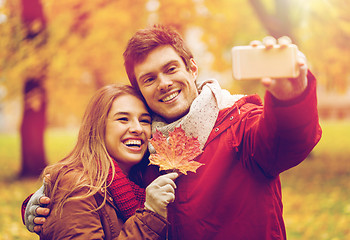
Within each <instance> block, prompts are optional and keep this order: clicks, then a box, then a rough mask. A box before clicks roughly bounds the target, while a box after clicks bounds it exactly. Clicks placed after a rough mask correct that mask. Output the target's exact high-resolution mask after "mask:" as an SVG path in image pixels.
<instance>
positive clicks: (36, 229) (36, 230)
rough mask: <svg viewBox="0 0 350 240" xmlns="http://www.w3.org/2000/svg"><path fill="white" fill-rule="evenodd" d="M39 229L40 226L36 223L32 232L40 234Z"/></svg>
mask: <svg viewBox="0 0 350 240" xmlns="http://www.w3.org/2000/svg"><path fill="white" fill-rule="evenodd" d="M41 229H42V227H41V226H40V225H37V226H35V227H34V232H36V233H37V234H40V233H41Z"/></svg>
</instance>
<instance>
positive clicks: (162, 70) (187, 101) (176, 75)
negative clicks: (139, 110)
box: [134, 46, 198, 122]
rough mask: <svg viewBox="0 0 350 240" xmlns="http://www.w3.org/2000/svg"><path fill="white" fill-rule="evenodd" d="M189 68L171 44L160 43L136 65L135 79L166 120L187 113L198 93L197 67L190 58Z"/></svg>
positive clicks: (148, 102)
mask: <svg viewBox="0 0 350 240" xmlns="http://www.w3.org/2000/svg"><path fill="white" fill-rule="evenodd" d="M191 63H192V64H191V67H190V71H187V69H186V66H185V64H184V62H183V60H182V59H181V57H180V56H179V55H178V54H177V53H176V52H175V50H174V49H173V48H172V47H171V46H160V47H157V48H155V49H154V50H153V51H151V52H150V53H149V55H148V56H147V58H146V59H145V60H144V61H143V62H141V63H139V64H136V65H135V67H134V71H135V76H136V80H137V83H138V86H139V88H140V91H141V93H142V95H143V97H144V98H145V100H146V102H147V104H148V106H149V107H150V108H151V109H152V111H154V112H155V113H157V114H158V115H160V116H162V117H163V118H165V120H166V121H167V122H173V121H176V120H177V119H179V118H181V117H183V116H184V115H186V114H187V113H188V111H189V108H190V106H191V104H192V102H193V100H194V99H195V98H196V97H197V96H198V92H197V88H196V84H195V80H196V78H197V73H198V68H197V65H196V64H195V62H194V60H193V59H192V60H191Z"/></svg>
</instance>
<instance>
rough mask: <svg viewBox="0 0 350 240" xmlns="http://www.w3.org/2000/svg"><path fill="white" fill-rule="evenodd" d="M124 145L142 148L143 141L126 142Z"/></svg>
mask: <svg viewBox="0 0 350 240" xmlns="http://www.w3.org/2000/svg"><path fill="white" fill-rule="evenodd" d="M124 144H125V145H126V146H128V147H134V146H137V147H140V146H141V140H126V141H125V142H124Z"/></svg>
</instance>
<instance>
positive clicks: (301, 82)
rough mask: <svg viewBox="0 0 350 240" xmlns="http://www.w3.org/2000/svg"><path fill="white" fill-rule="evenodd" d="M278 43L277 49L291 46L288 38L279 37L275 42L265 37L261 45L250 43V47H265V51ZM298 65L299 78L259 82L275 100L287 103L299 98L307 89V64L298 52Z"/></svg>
mask: <svg viewBox="0 0 350 240" xmlns="http://www.w3.org/2000/svg"><path fill="white" fill-rule="evenodd" d="M277 43H278V45H279V47H281V48H284V47H287V46H288V45H289V44H291V40H290V38H288V37H281V38H279V39H278V41H276V39H275V38H273V37H265V38H264V39H263V43H261V42H259V41H252V42H251V43H250V45H251V46H252V47H255V46H258V45H261V44H263V45H265V47H266V49H267V50H268V49H271V48H273V47H274V45H276V44H277ZM298 65H299V72H300V73H299V76H298V77H297V78H281V79H273V78H262V79H261V82H262V84H263V85H264V86H265V88H266V90H267V91H269V92H270V93H271V94H272V95H273V96H274V97H275V98H277V99H279V100H282V101H287V100H291V99H294V98H297V97H298V96H300V95H301V94H302V93H303V92H304V91H305V89H306V87H307V70H308V68H307V64H306V57H305V56H304V54H303V53H301V52H300V51H299V52H298Z"/></svg>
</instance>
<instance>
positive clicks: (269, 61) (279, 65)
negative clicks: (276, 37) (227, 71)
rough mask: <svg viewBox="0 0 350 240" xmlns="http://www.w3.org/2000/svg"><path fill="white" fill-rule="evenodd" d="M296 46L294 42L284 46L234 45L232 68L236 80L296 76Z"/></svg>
mask: <svg viewBox="0 0 350 240" xmlns="http://www.w3.org/2000/svg"><path fill="white" fill-rule="evenodd" d="M297 54H298V48H297V46H296V45H294V44H289V45H287V46H284V47H280V46H279V45H274V46H273V47H272V48H270V49H267V48H265V46H255V47H252V46H236V47H233V48H232V70H233V76H234V78H235V79H237V80H249V79H261V78H264V77H270V78H296V77H298V76H299V66H298V59H297V58H298V56H297Z"/></svg>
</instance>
